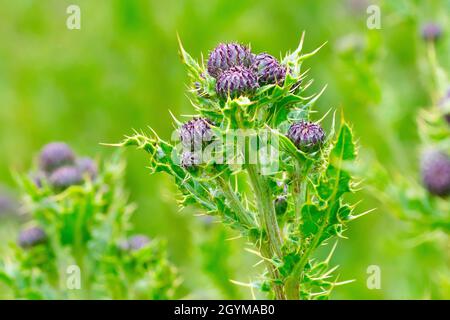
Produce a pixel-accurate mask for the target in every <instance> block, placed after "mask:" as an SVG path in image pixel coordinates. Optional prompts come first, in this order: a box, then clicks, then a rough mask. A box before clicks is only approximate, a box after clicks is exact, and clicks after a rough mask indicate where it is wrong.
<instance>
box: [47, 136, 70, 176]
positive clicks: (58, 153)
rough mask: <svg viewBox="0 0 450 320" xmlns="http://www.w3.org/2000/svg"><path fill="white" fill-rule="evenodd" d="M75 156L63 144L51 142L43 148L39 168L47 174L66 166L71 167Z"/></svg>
mask: <svg viewBox="0 0 450 320" xmlns="http://www.w3.org/2000/svg"><path fill="white" fill-rule="evenodd" d="M74 161H75V155H74V153H73V151H72V149H71V148H70V147H69V146H68V145H67V144H65V143H63V142H52V143H49V144H47V145H45V146H44V148H43V149H42V151H41V154H40V156H39V165H40V168H41V169H42V170H43V171H44V172H45V173H47V174H50V173H52V172H53V171H54V170H56V169H58V168H60V167H62V166H67V165H72V164H73V163H74Z"/></svg>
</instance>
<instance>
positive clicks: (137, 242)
mask: <svg viewBox="0 0 450 320" xmlns="http://www.w3.org/2000/svg"><path fill="white" fill-rule="evenodd" d="M149 243H150V239H149V238H148V237H147V236H145V235H142V234H138V235H134V236H131V237H130V238H128V239H127V240H124V241H122V242H120V243H119V248H120V249H121V250H122V251H138V250H140V249H142V248H143V247H145V246H146V245H147V244H149Z"/></svg>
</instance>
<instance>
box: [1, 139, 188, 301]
mask: <svg viewBox="0 0 450 320" xmlns="http://www.w3.org/2000/svg"><path fill="white" fill-rule="evenodd" d="M124 168H125V165H124V162H123V161H122V160H121V159H120V157H119V155H115V156H114V157H113V158H112V159H111V160H110V161H106V162H104V163H102V164H101V165H98V164H97V161H95V160H93V159H91V158H87V157H85V158H78V157H77V156H76V155H75V153H74V152H73V151H72V149H71V148H70V147H69V146H68V145H66V144H64V143H51V144H48V145H46V146H45V147H44V148H43V150H42V151H41V153H40V155H39V158H38V165H37V166H36V170H37V172H38V173H36V172H35V173H33V174H18V175H17V181H18V182H19V185H20V187H21V191H22V195H23V197H22V198H23V206H24V208H25V210H26V211H27V212H28V213H29V215H30V216H31V221H28V222H27V223H26V224H25V225H24V226H23V227H22V230H21V231H20V233H19V234H18V236H17V242H16V243H12V244H11V248H10V250H9V253H8V254H5V255H4V257H2V259H0V281H1V282H3V283H4V284H5V285H6V286H7V287H8V288H9V289H10V290H7V292H6V293H2V296H4V295H5V294H6V297H9V298H20V299H169V298H174V297H175V293H176V288H177V285H178V282H179V280H178V275H177V271H176V270H175V268H174V267H173V266H172V265H171V264H170V263H169V261H168V258H167V252H166V248H165V243H164V242H162V241H160V240H158V239H151V240H150V239H148V238H147V237H145V236H142V235H132V234H131V235H130V231H131V230H130V229H131V228H130V221H129V220H130V217H131V215H132V213H133V211H134V206H133V205H132V204H129V203H128V202H127V194H126V192H125V190H124V187H123V182H122V180H123V172H124ZM36 177H39V179H36Z"/></svg>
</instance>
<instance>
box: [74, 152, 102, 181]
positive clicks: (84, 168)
mask: <svg viewBox="0 0 450 320" xmlns="http://www.w3.org/2000/svg"><path fill="white" fill-rule="evenodd" d="M75 165H76V167H77V168H78V170H79V171H80V173H81V175H83V176H84V175H85V174H87V175H88V176H89V178H91V180H94V179H95V178H96V177H97V174H98V168H97V163H95V161H94V160H93V159H91V158H89V157H83V158H78V159H77V160H76V162H75Z"/></svg>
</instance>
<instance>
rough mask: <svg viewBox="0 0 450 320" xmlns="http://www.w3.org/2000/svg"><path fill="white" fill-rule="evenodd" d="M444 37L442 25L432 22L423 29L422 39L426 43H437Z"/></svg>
mask: <svg viewBox="0 0 450 320" xmlns="http://www.w3.org/2000/svg"><path fill="white" fill-rule="evenodd" d="M441 35H442V28H441V26H440V25H438V24H436V23H433V22H430V23H427V24H425V25H424V26H423V27H422V38H423V39H424V40H425V41H437V40H439V38H440V37H441Z"/></svg>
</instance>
